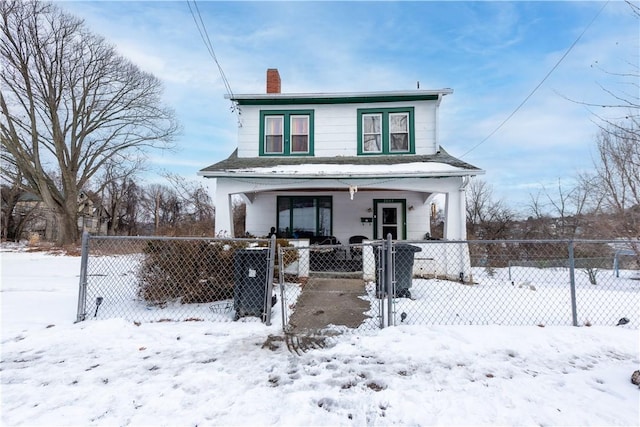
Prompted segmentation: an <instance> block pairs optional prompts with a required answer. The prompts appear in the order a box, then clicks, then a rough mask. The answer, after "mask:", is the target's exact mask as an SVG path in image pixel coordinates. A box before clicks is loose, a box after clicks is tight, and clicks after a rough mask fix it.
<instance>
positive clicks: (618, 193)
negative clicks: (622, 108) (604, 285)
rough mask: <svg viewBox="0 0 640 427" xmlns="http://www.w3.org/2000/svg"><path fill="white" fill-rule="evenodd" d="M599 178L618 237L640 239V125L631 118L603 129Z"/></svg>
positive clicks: (597, 165)
mask: <svg viewBox="0 0 640 427" xmlns="http://www.w3.org/2000/svg"><path fill="white" fill-rule="evenodd" d="M597 150H598V153H597V154H598V157H597V158H596V159H595V162H594V163H595V168H596V179H597V184H598V187H599V188H600V189H601V190H602V197H603V208H604V210H605V212H606V213H609V214H610V215H612V217H613V221H611V223H610V228H611V233H612V234H613V235H615V236H616V237H630V238H638V236H640V122H639V121H638V120H636V119H635V118H632V117H630V118H629V119H628V120H627V121H626V123H618V124H616V125H615V126H611V127H609V128H607V129H603V130H601V132H600V134H599V135H598V139H597Z"/></svg>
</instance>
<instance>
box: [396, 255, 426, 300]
mask: <svg viewBox="0 0 640 427" xmlns="http://www.w3.org/2000/svg"><path fill="white" fill-rule="evenodd" d="M395 249H396V256H395V265H394V266H395V269H396V294H395V295H394V296H395V297H398V298H411V292H410V291H409V288H410V287H411V284H412V282H413V257H414V255H415V253H416V252H420V251H421V250H422V248H420V247H419V246H413V245H408V244H406V243H398V244H396V245H395Z"/></svg>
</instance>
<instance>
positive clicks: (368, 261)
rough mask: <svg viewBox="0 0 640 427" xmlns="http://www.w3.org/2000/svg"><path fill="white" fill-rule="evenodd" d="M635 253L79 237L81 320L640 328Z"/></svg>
mask: <svg viewBox="0 0 640 427" xmlns="http://www.w3.org/2000/svg"><path fill="white" fill-rule="evenodd" d="M276 245H277V246H278V251H277V254H276ZM638 254H640V242H620V241H614V240H609V241H605V240H598V241H594V240H583V241H580V240H574V241H560V240H537V241H534V240H532V241H440V240H424V241H402V242H400V241H391V240H386V241H365V242H363V243H361V244H350V245H309V243H308V241H284V240H279V241H277V243H276V241H275V239H272V240H266V239H199V238H150V237H139V238H125V237H93V236H89V235H85V238H84V239H83V254H82V257H83V258H82V266H81V278H80V291H79V298H78V313H77V319H78V321H82V320H90V319H94V318H96V319H101V318H107V317H123V318H127V319H130V320H133V321H141V322H142V321H162V320H210V321H233V320H243V321H249V320H253V319H257V320H258V321H263V322H266V323H269V322H270V321H271V319H272V318H273V319H276V321H281V322H282V326H283V329H284V330H285V331H294V332H295V331H302V330H305V331H310V330H325V331H326V330H341V329H351V330H371V329H377V328H381V327H386V326H393V325H402V324H406V325H412V324H422V325H436V324H442V325H452V324H466V325H479V324H500V325H540V326H550V325H575V326H590V325H594V326H596V325H618V324H619V323H621V324H620V326H621V327H627V328H639V327H640V312H639V311H640V308H639V307H640V256H639V255H638ZM274 277H275V278H276V281H275V282H274V280H273V278H274ZM621 319H627V321H626V322H625V320H623V321H622V322H620V321H621Z"/></svg>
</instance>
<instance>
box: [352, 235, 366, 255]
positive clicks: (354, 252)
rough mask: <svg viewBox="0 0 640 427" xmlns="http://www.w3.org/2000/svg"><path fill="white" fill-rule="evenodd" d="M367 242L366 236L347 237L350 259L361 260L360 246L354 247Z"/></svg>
mask: <svg viewBox="0 0 640 427" xmlns="http://www.w3.org/2000/svg"><path fill="white" fill-rule="evenodd" d="M365 240H369V238H368V237H367V236H351V237H349V254H350V255H351V259H356V260H362V246H354V245H358V244H361V243H362V242H363V241H365Z"/></svg>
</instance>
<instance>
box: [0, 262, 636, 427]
mask: <svg viewBox="0 0 640 427" xmlns="http://www.w3.org/2000/svg"><path fill="white" fill-rule="evenodd" d="M0 256H1V262H2V285H1V291H2V292H0V297H1V298H2V300H1V308H2V358H1V361H0V377H1V390H0V391H1V396H2V397H1V408H2V409H1V411H2V419H1V421H2V425H28V426H32V425H63V426H64V425H78V426H88V425H121V426H124V425H180V426H183V425H184V426H195V425H199V426H203V425H332V426H333V425H354V426H364V425H435V424H439V425H495V424H501V425H593V426H595V425H598V426H599V425H639V424H640V390H639V389H638V387H636V386H634V385H632V384H631V382H630V377H631V373H632V372H633V371H634V370H636V369H639V368H640V354H639V351H640V350H639V340H640V338H639V335H638V330H637V329H633V328H616V327H613V326H612V327H580V328H575V327H568V326H567V327H550V326H547V327H544V328H542V327H536V326H517V327H516V326H495V325H487V326H463V325H458V326H429V327H427V326H398V327H393V328H387V329H384V330H380V331H374V332H370V333H366V334H365V333H359V334H358V335H345V336H339V337H335V338H333V339H332V341H331V342H330V345H329V346H328V347H327V348H325V349H318V350H312V351H309V352H307V353H305V354H303V355H302V356H296V355H292V354H291V353H289V352H288V351H287V349H286V346H285V345H284V343H283V342H282V341H279V339H278V336H279V335H280V333H281V326H280V323H279V319H278V318H274V322H273V325H272V326H269V327H267V326H264V325H263V324H261V323H258V322H255V321H244V322H243V321H240V322H231V323H211V322H160V323H142V324H140V325H136V324H134V323H132V322H128V321H125V320H122V319H109V320H92V321H87V322H83V323H79V324H74V323H73V321H74V320H75V316H76V306H77V289H78V274H79V270H80V259H79V258H78V257H66V256H51V255H47V254H43V253H27V252H22V251H18V252H6V251H5V252H2V253H1V254H0ZM270 335H272V336H273V337H272V338H271V339H270V340H268V338H269V336H270Z"/></svg>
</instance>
